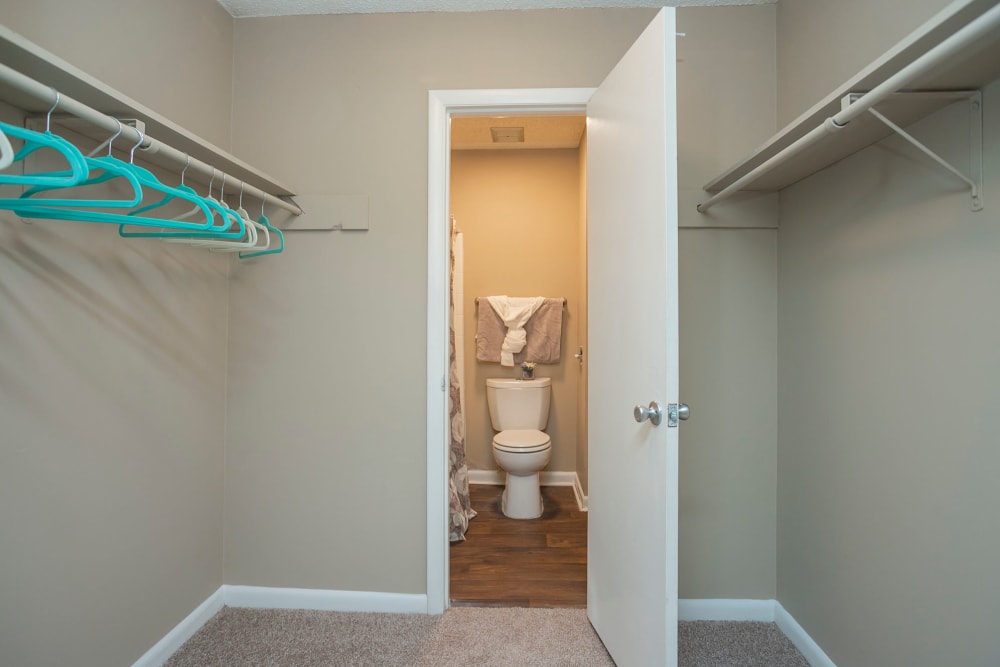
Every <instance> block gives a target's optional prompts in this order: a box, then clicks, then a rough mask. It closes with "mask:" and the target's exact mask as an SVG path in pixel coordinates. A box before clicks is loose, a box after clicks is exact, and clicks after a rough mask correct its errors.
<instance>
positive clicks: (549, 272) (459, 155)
mask: <svg viewBox="0 0 1000 667" xmlns="http://www.w3.org/2000/svg"><path fill="white" fill-rule="evenodd" d="M579 188H580V156H579V151H578V150H577V149H561V150H477V151H465V150H462V151H452V156H451V213H452V215H454V216H455V219H456V221H457V222H458V225H459V229H461V230H462V232H463V233H464V235H465V300H466V303H465V313H466V316H465V340H466V346H465V359H466V367H465V368H466V373H465V374H466V377H465V382H466V420H467V426H466V454H467V456H468V461H469V468H470V469H473V470H495V469H497V465H496V462H495V461H494V460H493V447H492V441H493V435H494V431H493V428H492V425H491V423H490V415H489V407H488V405H487V401H486V379H487V378H491V377H512V376H516V375H519V371H520V369H519V368H517V367H515V368H514V369H510V368H507V367H502V366H500V364H498V363H495V362H483V361H478V360H477V359H476V340H475V337H476V323H477V309H478V308H484V307H485V308H489V307H490V306H489V304H488V303H487V302H486V301H485V300H483V302H481V303H480V304H479V305H478V306H477V305H476V302H475V299H476V297H477V296H479V297H486V296H489V295H493V294H507V295H509V296H546V297H565V298H566V300H567V303H566V307H565V308H564V310H563V332H562V355H561V359H560V360H559V363H556V364H544V365H539V366H538V367H537V368H536V369H535V375H536V377H550V378H552V402H551V407H550V409H549V424H548V427H547V428H546V432H547V433H548V434H549V435H550V437H551V438H552V460H551V461H550V462H549V465H548V466H547V468H546V469H547V470H559V471H570V472H575V471H576V451H577V443H576V439H577V418H576V415H577V384H578V380H579V369H578V366H579V365H578V364H577V363H576V360H575V359H574V358H573V351H574V350H576V346H577V345H578V344H579V343H578V335H577V329H578V327H579V315H578V314H577V313H578V312H579V306H580V294H579V283H578V278H577V276H578V272H579V268H578V267H579V259H580V258H579V251H578V249H579V230H580V208H579V206H580V190H579Z"/></svg>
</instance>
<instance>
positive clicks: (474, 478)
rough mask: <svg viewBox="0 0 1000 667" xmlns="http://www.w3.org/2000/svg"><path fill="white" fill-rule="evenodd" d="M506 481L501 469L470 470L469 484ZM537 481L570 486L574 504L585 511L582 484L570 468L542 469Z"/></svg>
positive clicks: (496, 484) (542, 483)
mask: <svg viewBox="0 0 1000 667" xmlns="http://www.w3.org/2000/svg"><path fill="white" fill-rule="evenodd" d="M506 483H507V474H506V473H505V472H504V471H503V470H470V471H469V484H490V485H492V486H503V485H504V484H506ZM538 483H539V484H541V485H542V486H572V487H573V495H574V496H576V505H577V507H578V508H579V509H580V511H581V512H586V511H587V496H585V495H583V485H582V484H581V483H580V477H579V476H578V475H577V474H576V472H574V471H571V470H543V471H542V472H541V473H540V474H539V475H538Z"/></svg>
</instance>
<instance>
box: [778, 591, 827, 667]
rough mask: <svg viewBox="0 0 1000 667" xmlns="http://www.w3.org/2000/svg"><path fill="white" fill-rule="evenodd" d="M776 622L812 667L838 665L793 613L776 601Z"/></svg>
mask: <svg viewBox="0 0 1000 667" xmlns="http://www.w3.org/2000/svg"><path fill="white" fill-rule="evenodd" d="M774 622H775V623H777V624H778V627H779V628H781V631H782V632H784V633H785V636H786V637H788V638H789V639H790V640H791V641H792V643H793V644H795V648H797V649H799V651H800V652H801V653H802V655H803V656H804V657H805V659H806V660H808V661H809V664H810V665H811V666H812V667H837V666H836V665H834V664H833V660H831V659H830V656H828V655H827V654H826V653H824V652H823V649H821V648H820V647H819V644H817V643H816V642H815V641H813V638H812V637H810V636H809V635H808V634H807V633H806V631H805V630H803V629H802V626H801V625H799V623H798V621H796V620H795V619H794V618H792V615H791V614H789V613H788V612H787V611H785V608H784V607H782V606H781V603H779V602H775V603H774Z"/></svg>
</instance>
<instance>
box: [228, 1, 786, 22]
mask: <svg viewBox="0 0 1000 667" xmlns="http://www.w3.org/2000/svg"><path fill="white" fill-rule="evenodd" d="M775 2H776V0H219V4H220V5H222V6H223V7H224V8H225V9H226V11H228V12H229V13H230V14H232V15H233V16H235V17H236V18H245V17H251V16H296V15H302V14H385V13H394V12H478V11H493V10H503V9H567V8H579V7H664V6H669V7H695V6H716V5H770V4H774V3H775Z"/></svg>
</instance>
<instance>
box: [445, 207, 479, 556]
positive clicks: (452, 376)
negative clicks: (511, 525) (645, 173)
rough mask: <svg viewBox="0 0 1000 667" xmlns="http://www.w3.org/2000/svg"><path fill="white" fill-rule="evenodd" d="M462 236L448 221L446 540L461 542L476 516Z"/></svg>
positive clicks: (452, 222)
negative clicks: (468, 457) (468, 456)
mask: <svg viewBox="0 0 1000 667" xmlns="http://www.w3.org/2000/svg"><path fill="white" fill-rule="evenodd" d="M462 250H463V249H462V233H461V232H459V231H458V228H457V226H456V225H455V220H454V218H452V220H451V321H450V322H449V323H448V347H449V359H448V365H449V368H448V376H449V390H448V399H449V400H448V404H449V409H448V422H449V425H450V427H451V429H450V430H451V446H450V447H449V452H450V454H449V456H448V460H449V471H448V539H449V540H450V541H452V542H459V541H461V540H464V539H465V531H466V529H468V527H469V519H471V518H472V517H474V516H476V512H475V510H473V509H472V501H471V499H470V498H469V467H468V466H467V465H466V463H465V363H464V357H465V355H464V354H463V350H464V342H465V336H464V335H463V331H464V330H463V327H462V321H463V319H464V299H463V298H462V297H463V294H464V291H463V289H462V280H463V279H462V271H463V266H462Z"/></svg>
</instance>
